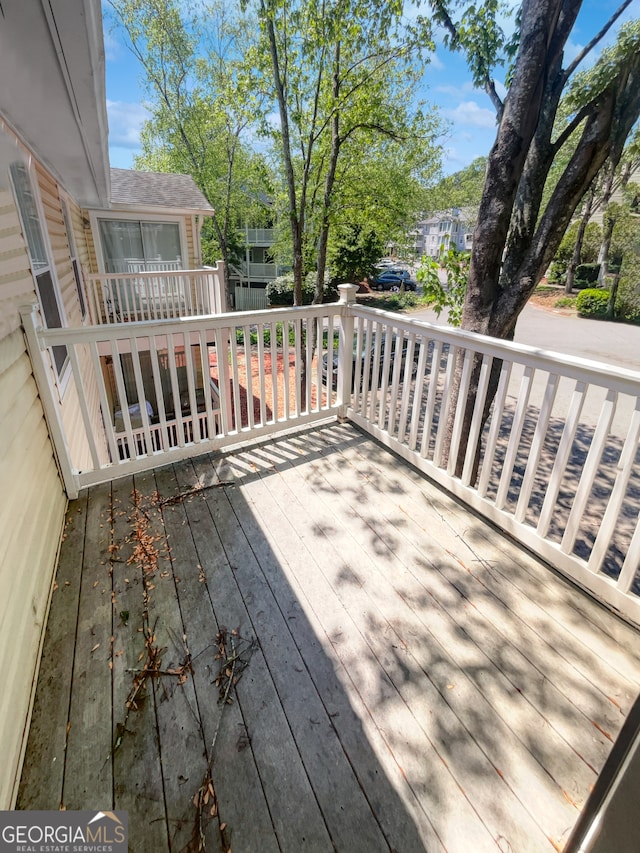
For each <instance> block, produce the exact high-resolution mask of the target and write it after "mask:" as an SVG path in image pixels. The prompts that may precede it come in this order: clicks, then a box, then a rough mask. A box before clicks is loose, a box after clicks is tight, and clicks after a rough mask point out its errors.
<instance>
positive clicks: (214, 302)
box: [209, 261, 229, 314]
mask: <svg viewBox="0 0 640 853" xmlns="http://www.w3.org/2000/svg"><path fill="white" fill-rule="evenodd" d="M209 282H210V294H211V295H210V301H211V304H210V311H211V313H212V314H226V313H227V311H229V306H228V305H227V294H226V291H225V288H224V263H223V262H222V261H218V262H217V263H216V265H215V267H213V268H212V271H211V273H210V275H209Z"/></svg>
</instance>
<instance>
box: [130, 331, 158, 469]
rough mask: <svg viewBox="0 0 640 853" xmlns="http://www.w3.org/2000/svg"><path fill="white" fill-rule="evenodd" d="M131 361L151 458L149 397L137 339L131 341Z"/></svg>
mask: <svg viewBox="0 0 640 853" xmlns="http://www.w3.org/2000/svg"><path fill="white" fill-rule="evenodd" d="M130 340H131V360H132V363H133V375H134V377H135V382H136V393H137V395H138V406H139V407H140V419H141V420H142V430H143V433H144V437H145V450H146V455H147V456H151V454H152V453H153V447H152V442H151V430H150V428H149V427H150V424H149V413H148V411H147V397H146V394H145V389H144V382H143V379H142V370H141V368H140V354H139V352H138V341H137V340H136V338H135V337H132V338H131V339H130Z"/></svg>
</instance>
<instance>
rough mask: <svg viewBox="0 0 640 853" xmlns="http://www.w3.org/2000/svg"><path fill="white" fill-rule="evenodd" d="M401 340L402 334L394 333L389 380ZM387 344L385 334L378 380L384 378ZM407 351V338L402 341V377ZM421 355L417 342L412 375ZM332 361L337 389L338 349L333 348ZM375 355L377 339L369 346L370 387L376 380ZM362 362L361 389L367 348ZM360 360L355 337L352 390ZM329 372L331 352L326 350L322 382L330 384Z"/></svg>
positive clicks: (334, 386)
mask: <svg viewBox="0 0 640 853" xmlns="http://www.w3.org/2000/svg"><path fill="white" fill-rule="evenodd" d="M399 340H400V336H399V335H397V334H393V335H392V336H391V354H390V357H389V376H388V378H389V381H391V379H392V378H393V369H394V365H395V363H396V350H397V349H398V342H399ZM386 345H387V336H386V335H383V336H382V340H381V342H380V362H379V366H378V382H380V381H381V380H382V373H383V370H384V354H385V349H386ZM407 351H408V342H407V340H406V339H403V341H402V349H401V359H402V363H401V367H400V379H401V380H402V378H403V377H404V371H405V364H406V360H407ZM419 355H420V344H419V343H416V346H415V347H414V350H413V367H412V370H411V377H412V378H414V377H415V375H416V372H417V368H418V356H419ZM332 356H333V358H332V361H333V373H332V382H331V385H332V388H333V390H334V391H335V390H336V388H337V387H338V350H337V349H334V350H332ZM375 356H376V345H375V340H373V341H372V343H371V346H370V348H369V388H371V387H372V386H373V382H374V372H375V371H374V367H375ZM360 358H361V364H360V390H362V388H363V384H364V374H365V367H366V361H367V350H366V348H365V349H363V350H362V352H361V355H360ZM357 360H358V351H357V339H354V342H353V365H352V370H351V391H352V392H353V391H354V390H355V379H356V362H357ZM328 374H329V353H328V352H325V354H324V355H323V356H322V384H323V385H327V384H328Z"/></svg>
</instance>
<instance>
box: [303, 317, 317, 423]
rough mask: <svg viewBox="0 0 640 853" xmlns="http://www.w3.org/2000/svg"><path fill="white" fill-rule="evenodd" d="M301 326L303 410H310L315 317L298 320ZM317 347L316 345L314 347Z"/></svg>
mask: <svg viewBox="0 0 640 853" xmlns="http://www.w3.org/2000/svg"><path fill="white" fill-rule="evenodd" d="M300 324H301V327H302V328H303V329H304V343H305V375H304V390H305V399H304V405H303V411H304V412H310V411H311V408H312V406H311V392H312V386H313V338H314V331H315V319H311V318H307V319H306V320H304V321H302V320H301V321H300ZM316 349H317V347H316Z"/></svg>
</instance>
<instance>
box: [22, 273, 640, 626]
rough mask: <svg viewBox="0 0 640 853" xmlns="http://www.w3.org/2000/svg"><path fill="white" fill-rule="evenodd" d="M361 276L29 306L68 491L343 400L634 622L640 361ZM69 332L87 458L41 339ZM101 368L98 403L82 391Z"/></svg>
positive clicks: (355, 417) (340, 411)
mask: <svg viewBox="0 0 640 853" xmlns="http://www.w3.org/2000/svg"><path fill="white" fill-rule="evenodd" d="M350 287H351V286H348V285H346V286H341V290H342V292H343V299H344V300H345V301H344V302H342V303H337V304H335V305H325V306H321V305H320V306H309V307H305V308H294V309H276V310H271V311H265V312H251V313H250V312H247V313H244V314H227V315H223V316H221V317H209V318H201V319H199V320H193V319H183V320H181V321H179V322H170V321H165V322H158V323H144V324H135V325H124V324H122V325H118V326H115V325H114V326H103V327H101V328H99V329H92V328H88V327H87V328H84V329H77V330H76V329H74V330H70V329H56V330H47V331H45V330H37V329H36V326H35V320H34V317H33V316H32V315H31V314H29V313H27V314H26V315H25V316H24V318H23V319H24V323H25V328H26V330H27V338H28V340H29V345H30V351H31V353H32V360H33V361H34V365H35V368H37V369H35V372H36V378H37V380H38V384H39V386H40V387H41V389H42V387H43V384H44V391H43V390H41V396H42V398H43V400H45V401H48V402H46V406H47V410H48V419H49V422H50V424H51V423H53V430H52V434H53V437H54V440H55V441H56V444H58V443H59V442H62V445H61V448H62V449H59V450H58V455H59V457H60V458H62V459H64V458H66V459H68V460H69V461H68V463H67V469H66V474H65V481H66V483H67V488H68V490H69V491H70V493H71V494H72V493H73V492H74V490H77V488H79V487H81V486H83V485H88V484H90V483H95V482H100V481H103V480H106V479H111V478H113V477H116V476H118V475H119V474H120V473H122V474H124V473H128V472H129V471H132V470H140V469H142V468H149V467H153V466H156V465H160V464H163V463H165V462H167V461H170V460H171V459H172V458H179V457H181V456H186V455H193V454H196V453H199V452H204V451H207V450H211V449H216V448H220V447H225V446H228V445H230V444H234V443H237V442H238V441H241V440H251V439H254V438H258V437H260V436H264V435H266V434H269V433H273V432H276V431H279V430H282V429H287V428H289V427H294V426H296V425H299V424H309V423H314V422H320V421H322V420H324V419H326V418H327V417H335V416H337V415H340V416H342V417H348V418H349V419H351V420H352V421H353V422H354V423H355V424H357V425H358V426H360V427H361V428H362V429H364V430H366V431H367V432H369V433H371V434H372V435H374V436H375V437H376V438H378V439H379V440H380V441H381V442H382V443H384V444H385V445H386V446H388V447H389V448H391V449H392V450H393V451H395V452H396V453H397V454H398V455H399V456H401V457H403V458H404V459H405V460H406V461H407V462H409V463H410V464H412V465H414V466H415V467H416V468H418V469H419V470H421V471H423V472H425V473H426V474H428V475H429V476H430V477H431V478H432V479H434V480H436V481H437V482H439V483H440V484H442V485H443V486H444V487H445V488H447V489H448V490H449V491H450V492H452V493H453V494H455V495H456V496H458V497H459V498H461V499H463V500H464V501H466V502H467V503H468V504H469V505H471V506H472V507H473V508H474V509H475V510H477V511H478V512H479V513H480V514H481V515H483V516H484V517H485V518H487V519H489V520H490V521H491V522H494V523H495V524H497V525H498V526H500V527H502V528H503V529H504V530H506V531H507V532H508V533H510V534H511V535H512V536H513V537H514V538H516V539H518V540H519V541H520V542H522V543H523V544H524V545H526V546H527V547H528V548H530V549H532V550H534V551H535V552H536V553H538V554H539V555H540V556H541V557H543V558H544V559H545V560H547V561H548V562H549V563H550V564H551V565H553V566H554V567H556V568H557V569H558V570H560V571H562V572H563V573H564V574H566V575H567V576H568V577H570V578H571V579H573V580H574V581H575V582H577V583H578V584H580V585H581V586H582V587H584V588H585V589H587V590H589V591H590V592H591V593H592V594H594V595H595V596H596V597H598V598H599V599H600V600H601V601H603V602H605V603H606V604H607V605H608V606H610V607H612V608H614V609H616V610H618V611H619V612H620V613H621V614H623V615H624V616H625V617H626V618H629V619H630V620H632V621H634V622H635V623H636V624H639V625H640V577H639V574H640V572H639V568H640V523H639V516H640V452H639V450H638V446H639V439H640V374H638V373H634V372H632V371H627V370H623V369H618V368H615V367H610V366H607V365H602V364H597V363H595V362H588V361H585V360H580V359H574V358H570V357H568V356H562V355H558V354H551V353H544V352H540V351H537V350H534V349H532V348H530V347H524V346H519V345H515V344H511V343H507V342H504V341H498V340H495V339H492V338H485V337H482V336H479V335H474V334H472V333H468V332H462V331H459V330H452V329H447V328H444V327H439V326H431V325H429V324H427V323H420V322H416V321H412V320H410V319H405V318H404V317H402V316H400V315H397V314H391V313H385V312H381V311H376V310H375V309H368V308H362V307H358V306H357V305H355V304H353V303H352V302H349V301H347V298H348V299H349V300H351V299H353V298H355V297H354V296H353V293H354V291H355V288H353V289H352V290H349V288H350ZM320 341H322V344H321V346H320V352H319V353H318V352H317V351H316V347H315V344H316V343H319V342H320ZM60 344H65V345H66V346H67V348H68V349H69V354H70V362H71V366H72V371H73V381H74V382H75V384H76V387H77V389H78V397H79V399H80V401H81V407H82V414H83V423H84V425H85V432H86V442H87V443H88V444H89V446H90V448H91V458H92V459H93V466H92V467H91V468H89V469H86V470H82V471H80V470H78V469H77V466H76V467H74V462H73V459H72V458H71V457H70V456H69V451H68V447H69V445H70V443H71V442H70V438H69V437H65V436H64V429H63V427H62V426H56V418H57V419H58V421H60V420H61V419H60V417H59V415H58V414H57V408H56V407H57V396H56V393H55V389H54V388H53V387H52V380H51V370H50V369H49V367H48V364H49V363H48V356H47V353H46V352H45V353H41V349H42V347H52V346H54V345H60ZM81 361H82V362H83V367H82V369H81V366H80V364H81ZM107 362H109V364H110V365H112V367H111V368H110V369H111V372H112V374H113V376H112V380H111V385H112V387H111V388H109V387H108V384H107V379H105V377H108V375H109V371H108V370H106V369H105V365H106V363H107ZM89 365H90V368H91V369H90V370H89V367H88V366H89ZM172 365H173V367H172ZM180 371H182V373H183V376H182V378H181V377H180V376H179V375H178V374H179V373H180ZM88 374H90V376H89V378H87V377H88ZM163 377H164V378H163ZM456 378H457V379H459V399H460V400H461V401H464V402H465V405H464V406H463V405H458V406H456V403H455V397H454V394H453V389H454V388H455V386H456ZM494 378H495V397H494V398H493V400H492V402H491V405H490V407H489V406H488V404H487V401H488V399H489V397H490V396H491V390H490V389H491V388H492V382H493V379H494ZM207 379H208V380H209V381H210V382H213V383H214V385H215V387H216V389H217V398H216V397H215V395H209V394H206V395H203V393H202V386H204V385H205V383H206V381H207ZM475 380H477V381H476V385H477V390H476V392H475V393H473V394H472V391H471V389H472V388H473V387H474V381H475ZM92 383H93V385H95V386H96V387H97V389H98V390H97V395H96V394H94V397H95V396H97V398H98V399H99V411H97V412H92V411H91V410H90V406H89V404H88V403H87V402H85V403H84V404H82V401H83V400H85V401H86V400H88V399H89V394H88V392H87V386H88V385H89V384H92ZM178 396H181V397H182V403H183V405H181V406H180V407H178V408H176V407H175V406H173V407H171V406H169V405H168V403H167V400H168V399H169V398H171V399H177V398H178ZM474 398H475V399H474ZM216 399H217V401H218V402H217V403H216ZM469 400H470V401H471V403H472V404H473V405H472V407H471V406H469V407H467V406H466V404H467V402H468V401H469ZM147 404H149V405H150V407H151V410H152V412H153V414H149V413H148V412H149V410H148V405H147ZM485 404H487V405H485ZM116 407H117V408H116ZM465 408H468V409H469V410H470V412H471V414H470V417H469V420H468V421H467V423H466V426H465V425H464V421H463V414H464V410H465ZM485 409H487V411H486V412H485ZM115 412H119V413H120V414H119V426H118V430H116V424H115V416H114V413H115ZM132 418H134V419H135V421H134V420H132ZM99 421H103V422H104V424H105V428H104V430H103V432H104V434H105V438H104V450H101V448H100V447H99V446H98V440H97V438H96V436H97V435H98V434H99V427H97V426H96V423H97V422H99ZM463 426H464V428H463ZM56 430H57V431H58V432H57V433H56ZM467 439H468V441H467ZM101 454H102V455H101ZM458 461H459V465H460V467H459V469H458V470H459V471H460V475H459V476H457V475H456V473H455V472H456V463H457V462H458ZM63 467H64V466H63ZM411 511H414V512H415V513H416V514H418V515H419V513H420V507H419V506H416V507H414V508H412V509H411ZM472 535H473V534H472V533H469V534H468V536H469V537H471V538H472ZM471 568H473V567H471Z"/></svg>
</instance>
